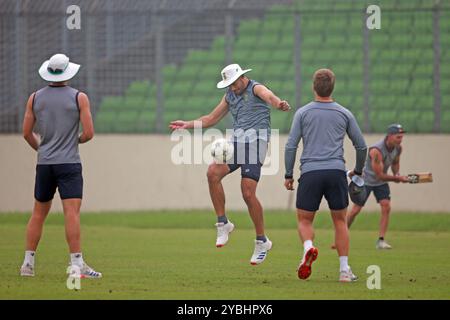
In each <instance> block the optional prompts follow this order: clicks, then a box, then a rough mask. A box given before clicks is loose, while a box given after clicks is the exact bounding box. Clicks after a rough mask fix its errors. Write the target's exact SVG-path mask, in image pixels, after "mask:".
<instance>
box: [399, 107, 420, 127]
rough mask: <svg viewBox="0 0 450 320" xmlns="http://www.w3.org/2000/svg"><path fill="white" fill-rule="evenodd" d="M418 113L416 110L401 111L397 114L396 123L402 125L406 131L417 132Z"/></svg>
mask: <svg viewBox="0 0 450 320" xmlns="http://www.w3.org/2000/svg"><path fill="white" fill-rule="evenodd" d="M419 117H420V111H417V110H402V111H401V112H399V114H398V122H399V123H401V124H402V126H403V127H404V128H405V130H406V131H409V132H417V130H418V126H417V122H418V121H419Z"/></svg>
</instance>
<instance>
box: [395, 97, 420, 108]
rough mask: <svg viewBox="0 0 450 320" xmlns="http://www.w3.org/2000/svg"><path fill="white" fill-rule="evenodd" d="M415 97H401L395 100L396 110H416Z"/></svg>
mask: <svg viewBox="0 0 450 320" xmlns="http://www.w3.org/2000/svg"><path fill="white" fill-rule="evenodd" d="M418 108H419V106H418V105H417V96H415V95H403V96H400V97H399V98H398V99H397V110H399V112H400V111H403V110H417V109H418Z"/></svg>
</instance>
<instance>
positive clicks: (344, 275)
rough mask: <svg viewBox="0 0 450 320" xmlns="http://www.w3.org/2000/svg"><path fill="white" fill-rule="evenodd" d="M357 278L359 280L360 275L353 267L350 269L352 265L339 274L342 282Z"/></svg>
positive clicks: (352, 280)
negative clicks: (354, 272)
mask: <svg viewBox="0 0 450 320" xmlns="http://www.w3.org/2000/svg"><path fill="white" fill-rule="evenodd" d="M357 280H358V277H357V276H355V275H354V274H353V272H352V269H350V267H348V270H347V271H341V272H340V275H339V281H340V282H354V281H357Z"/></svg>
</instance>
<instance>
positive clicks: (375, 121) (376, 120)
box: [370, 109, 398, 133]
mask: <svg viewBox="0 0 450 320" xmlns="http://www.w3.org/2000/svg"><path fill="white" fill-rule="evenodd" d="M397 117H398V115H397V111H396V110H390V109H385V110H378V111H376V112H375V111H372V112H371V113H370V124H371V127H372V131H374V132H380V133H384V132H386V128H387V127H388V126H389V124H391V123H395V122H397Z"/></svg>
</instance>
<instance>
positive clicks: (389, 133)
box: [386, 130, 407, 136]
mask: <svg viewBox="0 0 450 320" xmlns="http://www.w3.org/2000/svg"><path fill="white" fill-rule="evenodd" d="M401 133H407V132H406V131H405V130H403V131H401V132H388V133H386V135H388V136H389V135H393V134H401Z"/></svg>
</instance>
